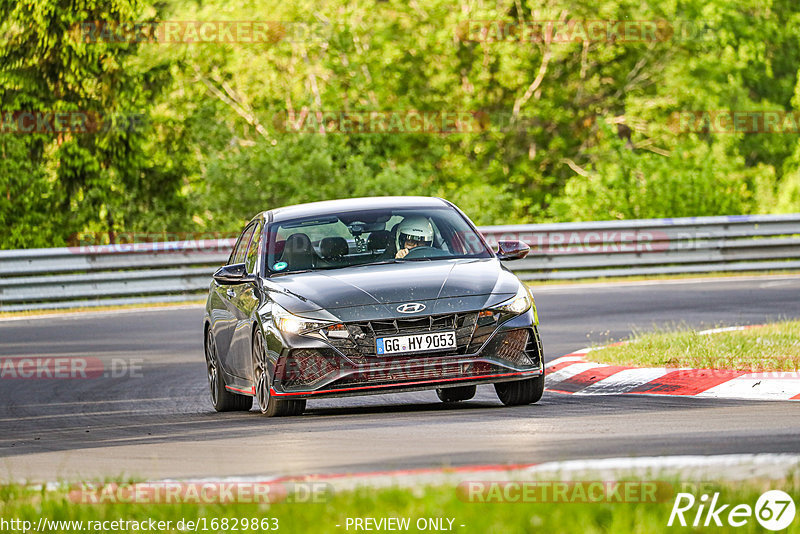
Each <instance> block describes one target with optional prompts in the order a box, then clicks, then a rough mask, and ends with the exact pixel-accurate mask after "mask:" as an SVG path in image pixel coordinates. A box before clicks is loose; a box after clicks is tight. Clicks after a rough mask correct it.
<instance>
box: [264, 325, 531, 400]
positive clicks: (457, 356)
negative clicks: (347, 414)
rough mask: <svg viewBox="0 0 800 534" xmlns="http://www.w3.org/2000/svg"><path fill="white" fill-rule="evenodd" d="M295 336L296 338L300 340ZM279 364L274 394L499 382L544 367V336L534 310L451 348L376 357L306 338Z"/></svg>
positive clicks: (320, 394)
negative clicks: (453, 348)
mask: <svg viewBox="0 0 800 534" xmlns="http://www.w3.org/2000/svg"><path fill="white" fill-rule="evenodd" d="M296 341H297V340H296ZM300 345H301V346H296V345H293V347H294V348H285V349H284V350H282V351H281V355H280V356H279V357H278V358H277V361H276V363H275V372H274V376H273V380H272V391H271V393H272V395H275V396H276V397H285V398H311V397H313V398H318V397H341V396H353V395H369V394H378V393H389V392H401V391H417V390H425V389H434V388H440V387H453V386H464V385H473V384H487V383H497V382H504V381H512V380H522V379H526V378H533V377H537V376H540V375H541V374H542V373H543V372H544V363H543V362H544V354H543V350H542V343H541V338H540V336H539V332H538V329H537V327H536V325H534V324H533V317H532V314H531V313H530V312H528V313H525V314H522V315H520V316H517V317H514V318H512V319H510V320H507V321H506V322H504V323H503V324H501V325H499V326H497V324H494V325H491V328H483V332H482V331H481V327H480V325H478V326H477V327H473V329H472V335H471V336H469V339H466V340H465V342H464V343H463V344H462V345H463V346H460V347H459V349H458V350H454V351H452V352H451V353H427V354H412V355H398V356H393V357H378V356H375V355H373V354H366V355H365V354H364V352H365V351H364V350H362V351H353V350H347V347H346V346H343V345H342V343H341V342H336V341H335V340H323V339H318V340H309V339H308V338H306V339H304V340H302V343H301V344H300Z"/></svg>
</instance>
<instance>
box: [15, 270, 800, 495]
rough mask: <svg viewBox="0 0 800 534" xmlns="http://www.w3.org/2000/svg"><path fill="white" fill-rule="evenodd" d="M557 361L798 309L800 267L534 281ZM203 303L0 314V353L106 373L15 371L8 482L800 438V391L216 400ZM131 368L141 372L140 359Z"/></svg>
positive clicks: (745, 445) (545, 457)
mask: <svg viewBox="0 0 800 534" xmlns="http://www.w3.org/2000/svg"><path fill="white" fill-rule="evenodd" d="M534 295H535V297H536V300H537V304H538V307H539V315H540V318H541V321H542V336H543V341H544V346H545V351H546V353H547V356H548V359H552V358H555V357H558V356H562V355H564V354H566V353H569V352H571V351H573V350H576V349H579V348H582V347H585V346H587V345H589V344H591V343H592V342H604V341H608V340H609V339H618V338H620V337H623V336H625V335H626V334H628V333H629V332H630V331H631V329H632V328H641V329H648V328H651V327H652V326H653V325H654V324H658V325H663V324H665V323H675V322H685V323H687V324H689V325H692V326H697V327H701V326H702V327H714V326H719V325H721V324H723V325H733V324H756V323H761V322H765V321H768V320H773V319H779V318H787V317H800V276H788V275H787V276H775V277H757V278H738V279H734V278H732V279H714V280H709V279H706V280H701V281H680V282H672V281H671V282H658V283H654V282H646V283H644V282H643V283H636V282H632V283H626V284H605V285H597V284H595V285H575V286H544V287H541V288H539V289H536V288H534ZM201 318H202V310H201V308H199V307H192V308H173V309H162V310H149V311H148V310H144V311H138V310H137V311H126V312H110V313H102V312H97V313H89V314H78V315H71V316H56V317H51V318H47V319H40V318H37V319H24V320H11V321H0V356H2V357H9V356H40V357H56V356H71V357H86V358H99V359H100V360H102V361H103V364H104V366H105V368H106V369H107V371H108V372H110V370H111V369H113V370H114V372H117V373H119V374H120V375H124V376H118V377H113V376H106V377H97V378H91V379H72V380H58V379H2V380H0V411H1V412H0V470H2V474H0V480H28V481H42V480H57V479H73V480H74V479H84V478H92V479H96V478H107V477H119V476H135V477H142V478H149V479H162V478H185V477H221V476H271V475H300V474H311V473H343V472H359V471H374V470H386V469H405V468H418V467H438V466H451V465H452V466H455V465H467V464H505V463H538V462H544V461H554V460H568V459H578V458H603V457H619V456H657V455H673V454H723V453H758V452H794V453H796V452H798V451H799V450H800V445H798V444H800V403H790V402H752V401H724V400H714V399H695V398H679V397H638V396H637V397H632V396H624V397H623V396H608V397H598V396H592V397H576V396H569V395H561V394H556V393H549V392H546V393H545V396H544V398H543V399H542V401H541V402H540V403H538V404H536V405H533V406H526V407H517V408H504V407H502V405H501V404H500V402H499V401H498V400H497V397H496V396H495V394H494V390H493V389H492V388H491V386H488V387H487V386H484V387H481V388H478V395H477V397H476V398H475V399H474V400H472V401H469V402H466V403H462V404H461V405H458V406H456V407H447V406H445V405H443V404H441V403H440V402H439V401H438V399H437V398H436V395H435V394H434V393H433V392H421V393H406V394H395V395H388V396H370V397H360V398H359V397H356V398H346V399H330V400H318V401H309V403H308V411H307V413H306V414H305V415H303V416H302V417H297V418H273V419H270V418H264V417H261V416H259V415H257V413H256V412H255V411H253V412H251V413H248V414H242V413H239V414H217V413H215V412H214V411H213V409H212V408H211V405H210V402H209V400H208V395H207V391H206V389H207V384H206V377H205V368H204V364H203V355H202V335H201ZM131 366H132V368H133V371H131Z"/></svg>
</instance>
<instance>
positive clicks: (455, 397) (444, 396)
mask: <svg viewBox="0 0 800 534" xmlns="http://www.w3.org/2000/svg"><path fill="white" fill-rule="evenodd" d="M476 390H477V387H476V386H458V387H454V388H436V395H438V396H439V400H440V401H442V402H448V403H450V402H460V401H465V400H470V399H471V398H472V397H474V396H475V391H476Z"/></svg>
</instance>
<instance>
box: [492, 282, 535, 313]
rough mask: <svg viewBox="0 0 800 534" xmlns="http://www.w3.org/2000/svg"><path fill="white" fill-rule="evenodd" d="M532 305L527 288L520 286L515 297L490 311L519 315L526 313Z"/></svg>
mask: <svg viewBox="0 0 800 534" xmlns="http://www.w3.org/2000/svg"><path fill="white" fill-rule="evenodd" d="M532 303H533V298H531V295H530V293H528V288H526V287H525V286H524V285H520V286H519V290H518V291H517V294H516V295H514V296H513V297H512V298H510V299H509V300H507V301H505V302H503V303H501V304H498V305H497V306H495V307H493V308H492V309H493V310H499V311H504V312H510V313H514V314H517V315H519V314H520V313H523V312H526V311H528V308H530V307H531V304H532Z"/></svg>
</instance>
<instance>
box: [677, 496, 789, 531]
mask: <svg viewBox="0 0 800 534" xmlns="http://www.w3.org/2000/svg"><path fill="white" fill-rule="evenodd" d="M794 516H795V505H794V501H793V500H792V497H791V496H790V495H789V494H788V493H786V492H783V491H780V490H770V491H767V492H765V493H763V494H762V495H761V496H760V497H759V498H758V500H757V501H756V505H755V507H752V506H750V505H749V504H736V505H732V504H723V503H721V502H720V500H719V493H714V495H713V496H711V498H709V496H708V495H707V494H703V495H702V496H700V499H695V496H694V495H692V494H691V493H678V495H677V496H676V497H675V504H673V506H672V512H671V513H670V514H669V521H668V522H667V526H668V527H671V526H673V525H675V526H678V525H680V526H682V527H685V526H689V525H691V526H693V527H699V526H703V527H708V526H717V527H721V526H723V525H729V526H732V527H742V526H744V525H746V524H747V523H748V522H749V521H750V520H751V519H752V518H753V517H755V519H756V521H758V523H759V524H760V525H761V526H762V527H764V528H765V529H767V530H774V531H777V530H783V529H785V528H786V527H788V526H789V525H791V524H792V521H794ZM676 520H677V522H676Z"/></svg>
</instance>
